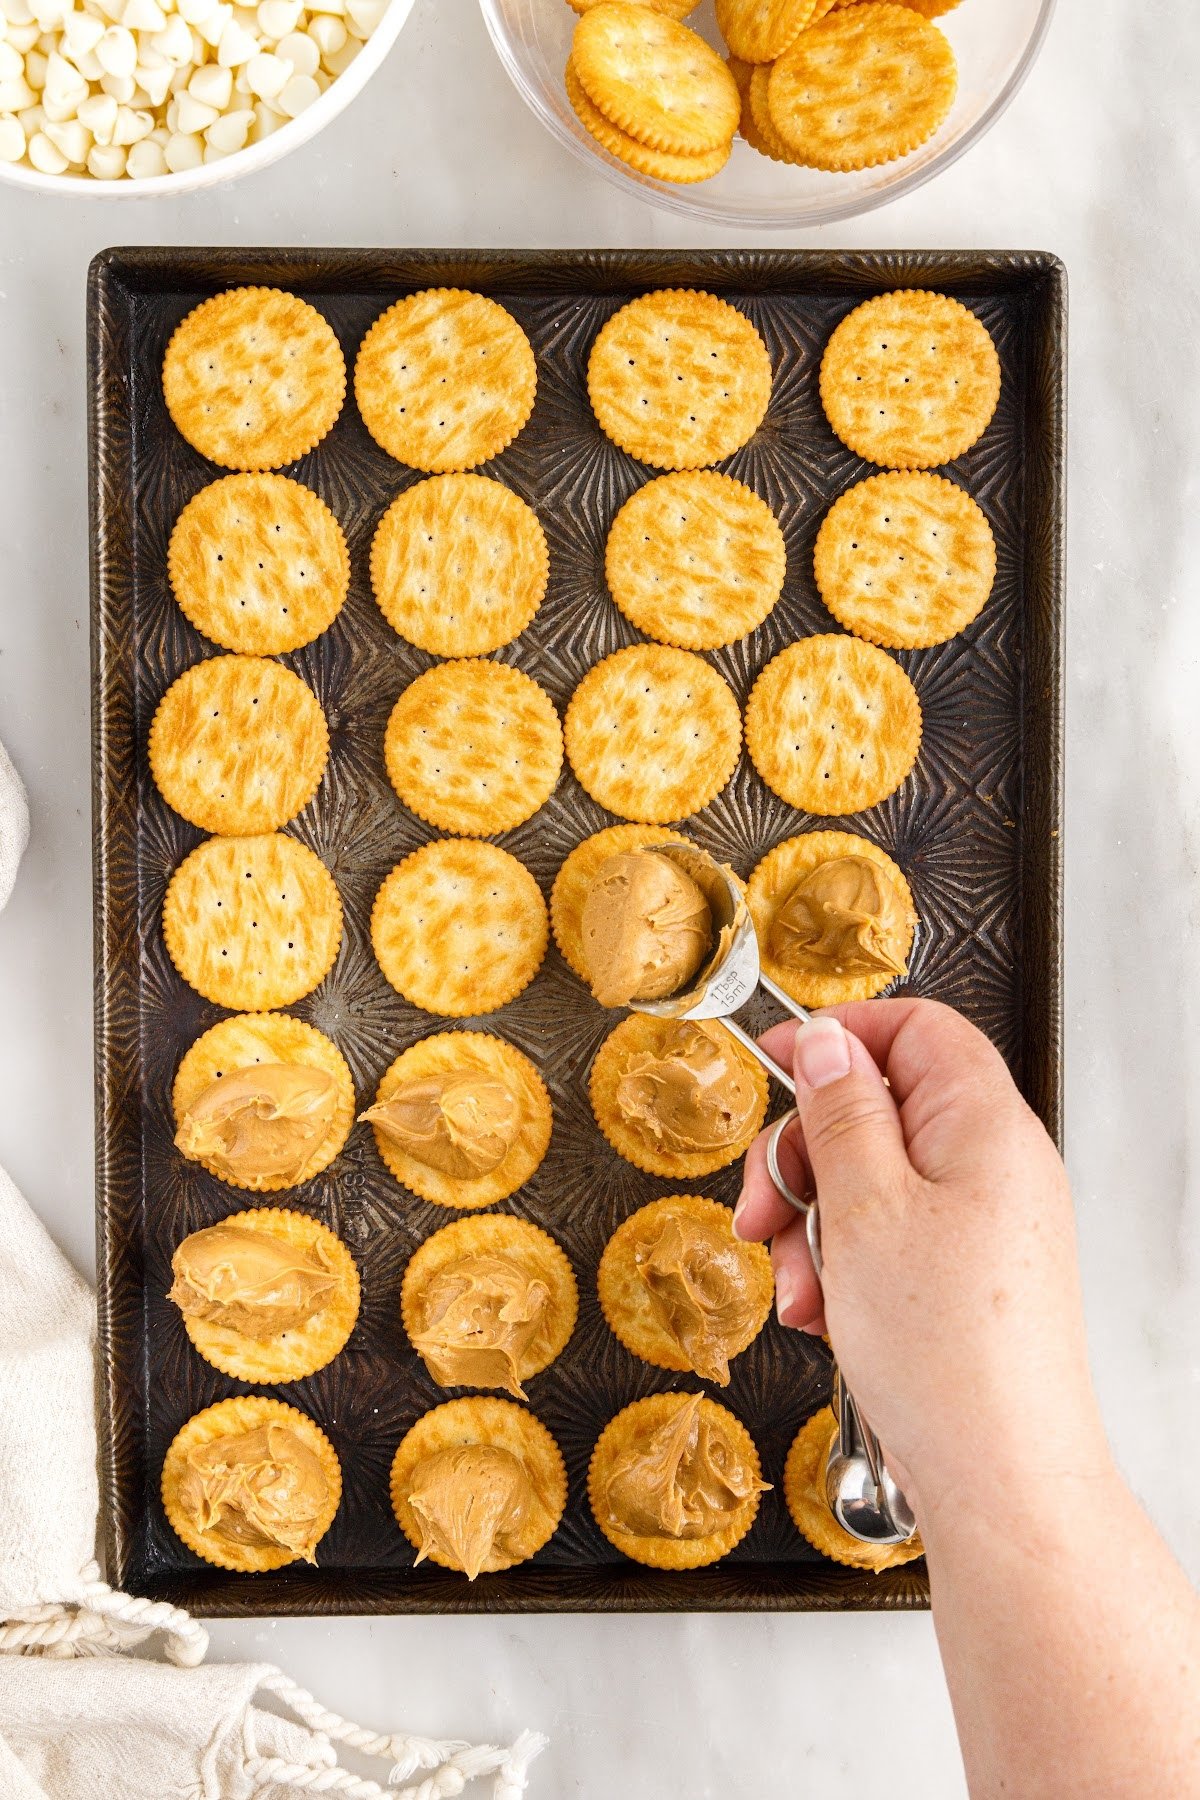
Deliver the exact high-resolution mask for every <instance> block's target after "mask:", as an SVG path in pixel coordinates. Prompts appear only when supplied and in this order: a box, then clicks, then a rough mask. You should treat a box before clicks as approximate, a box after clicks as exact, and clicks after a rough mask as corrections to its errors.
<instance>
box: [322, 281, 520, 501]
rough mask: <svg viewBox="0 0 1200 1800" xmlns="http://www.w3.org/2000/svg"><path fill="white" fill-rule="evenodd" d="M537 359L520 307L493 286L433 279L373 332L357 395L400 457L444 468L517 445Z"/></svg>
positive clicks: (368, 422) (466, 465)
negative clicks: (474, 289)
mask: <svg viewBox="0 0 1200 1800" xmlns="http://www.w3.org/2000/svg"><path fill="white" fill-rule="evenodd" d="M536 393H537V363H536V362H535V360H534V355H533V349H532V346H531V345H530V342H529V339H528V338H527V337H526V336H525V333H524V332H523V331H522V330H521V327H520V326H519V325H518V324H517V321H516V320H515V319H514V318H513V316H512V314H511V313H509V312H506V311H505V309H504V308H503V307H502V306H500V305H498V304H497V303H496V301H495V300H489V299H487V298H486V297H485V296H484V295H483V294H472V293H466V292H464V291H463V290H462V289H461V288H426V289H425V290H424V291H423V292H421V293H417V294H409V295H408V297H407V298H406V299H404V300H397V301H396V303H395V305H394V306H390V307H389V308H388V310H387V311H386V312H385V313H383V314H381V315H380V317H379V318H378V319H376V321H375V323H374V324H373V325H372V326H371V329H370V330H369V331H368V332H367V334H366V336H365V337H364V338H363V341H362V344H361V345H360V347H359V352H358V359H357V361H356V362H355V365H354V396H355V399H356V400H357V401H358V410H359V411H360V413H361V414H362V417H363V423H364V424H365V426H366V428H367V430H368V431H369V432H370V434H371V436H372V437H373V438H374V439H375V442H376V443H377V444H378V445H379V446H380V448H381V449H383V450H386V451H387V453H388V455H389V456H394V457H395V458H396V460H397V462H403V463H408V464H409V466H410V467H411V468H414V469H424V470H425V471H426V472H427V473H429V474H440V473H443V472H447V471H453V470H459V469H473V468H475V466H476V465H477V464H478V463H483V462H487V461H489V459H490V458H491V457H493V456H499V454H500V452H501V451H502V450H505V449H507V447H508V445H509V444H511V443H512V441H513V439H514V438H515V437H516V435H517V433H518V432H519V431H520V430H521V429H522V427H523V426H524V425H525V423H526V421H527V420H528V418H529V415H530V413H531V412H532V411H533V402H534V397H535V395H536Z"/></svg>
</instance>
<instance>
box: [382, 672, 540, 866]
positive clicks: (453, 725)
mask: <svg viewBox="0 0 1200 1800" xmlns="http://www.w3.org/2000/svg"><path fill="white" fill-rule="evenodd" d="M562 756H563V740H562V727H561V726H560V724H559V722H558V714H557V713H556V712H555V710H554V702H553V701H552V700H551V698H550V696H549V694H547V693H546V691H545V690H544V688H540V687H539V686H538V684H537V682H536V681H534V680H533V678H532V676H529V675H523V674H522V673H521V671H520V670H519V669H512V668H509V666H508V664H507V663H497V662H489V661H487V659H486V658H480V659H479V660H477V661H468V662H448V663H439V664H437V666H436V667H434V668H432V669H426V671H425V673H424V674H423V675H418V676H417V679H416V680H415V681H413V682H410V684H409V685H408V687H406V688H405V690H404V692H403V693H402V694H401V696H400V698H399V699H398V700H397V702H396V704H395V706H394V707H393V708H392V714H391V717H390V718H389V720H388V726H387V734H386V737H385V739H384V760H385V762H386V763H387V772H388V778H389V780H390V781H391V784H392V786H393V787H394V788H395V790H396V792H397V794H398V795H399V796H400V799H401V800H402V801H403V802H404V804H405V806H407V807H409V808H411V810H412V811H413V812H415V813H416V814H417V815H418V817H419V818H422V819H425V820H427V821H428V823H429V824H430V825H436V826H437V827H438V829H439V830H441V831H454V832H458V833H461V834H462V835H463V836H464V837H491V836H492V835H493V834H494V833H495V832H498V831H511V830H513V828H514V827H515V826H517V825H521V824H523V823H524V822H525V820H526V819H529V818H532V816H533V814H534V813H535V812H536V811H537V810H538V808H539V807H540V806H544V805H545V803H546V801H547V800H548V799H549V798H550V796H551V794H552V793H553V792H554V784H555V782H556V781H557V780H558V772H559V770H560V769H561V768H562Z"/></svg>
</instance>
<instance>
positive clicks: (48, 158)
mask: <svg viewBox="0 0 1200 1800" xmlns="http://www.w3.org/2000/svg"><path fill="white" fill-rule="evenodd" d="M28 156H29V160H30V162H31V163H32V164H33V166H34V168H35V169H36V170H37V172H38V174H39V175H65V174H66V172H67V170H68V169H69V168H70V166H71V165H70V163H69V162H68V161H67V159H66V157H65V156H64V155H63V153H62V151H61V150H60V149H59V147H58V145H57V144H52V143H51V142H50V139H49V138H48V137H47V136H46V134H45V132H44V131H35V132H34V134H33V136H32V137H31V138H30V140H29V150H28Z"/></svg>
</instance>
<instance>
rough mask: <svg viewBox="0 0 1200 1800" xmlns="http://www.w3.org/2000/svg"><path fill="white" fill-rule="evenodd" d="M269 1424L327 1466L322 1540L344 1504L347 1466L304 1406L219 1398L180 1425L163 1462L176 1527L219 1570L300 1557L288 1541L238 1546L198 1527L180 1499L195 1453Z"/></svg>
mask: <svg viewBox="0 0 1200 1800" xmlns="http://www.w3.org/2000/svg"><path fill="white" fill-rule="evenodd" d="M264 1425H286V1426H287V1427H288V1429H289V1430H291V1431H294V1432H295V1433H296V1435H297V1437H299V1438H300V1439H301V1441H302V1442H303V1443H304V1445H305V1447H306V1448H307V1449H308V1450H310V1451H311V1452H312V1454H313V1455H314V1456H315V1457H316V1458H317V1461H318V1462H319V1463H320V1465H321V1469H322V1472H323V1473H324V1476H325V1480H326V1483H327V1484H328V1490H329V1492H328V1498H327V1500H326V1504H325V1509H324V1511H323V1513H322V1515H321V1525H320V1530H319V1531H318V1533H317V1541H318V1543H319V1542H320V1539H321V1538H323V1537H324V1535H325V1533H326V1532H327V1531H328V1530H329V1527H330V1526H331V1525H332V1524H333V1519H334V1514H335V1513H336V1512H337V1509H338V1506H339V1504H340V1502H341V1498H342V1470H341V1464H340V1463H339V1462H338V1459H337V1452H336V1451H335V1450H334V1447H333V1445H332V1444H331V1443H330V1441H329V1439H328V1438H327V1437H326V1436H325V1433H324V1432H323V1431H322V1430H321V1427H320V1426H319V1425H318V1424H317V1423H316V1421H315V1420H314V1419H310V1418H309V1416H308V1414H307V1413H302V1412H301V1411H300V1410H299V1408H298V1407H295V1406H288V1405H287V1404H286V1403H285V1402H284V1401H282V1400H272V1399H270V1398H268V1396H267V1395H266V1394H238V1395H236V1396H235V1397H234V1398H233V1399H231V1400H219V1401H218V1402H217V1404H216V1405H215V1406H207V1407H205V1409H204V1411H203V1412H198V1413H194V1414H193V1416H192V1417H191V1418H190V1419H189V1420H188V1422H187V1424H186V1425H183V1426H181V1427H180V1429H179V1430H178V1431H177V1432H176V1433H175V1436H174V1437H173V1438H172V1440H171V1443H170V1445H169V1447H168V1449H167V1454H166V1457H165V1459H164V1461H163V1470H162V1480H161V1493H162V1503H163V1510H164V1511H165V1513H166V1515H167V1521H168V1523H169V1524H170V1526H171V1529H172V1530H173V1531H174V1532H175V1534H176V1536H177V1537H179V1538H181V1539H182V1541H183V1542H184V1543H185V1544H186V1545H187V1547H188V1549H189V1550H192V1551H194V1552H195V1554H196V1555H197V1556H202V1557H203V1558H204V1560H205V1562H209V1563H213V1564H215V1565H216V1567H217V1568H218V1569H233V1570H234V1571H235V1572H237V1573H238V1574H247V1575H250V1574H261V1573H262V1572H263V1571H264V1570H267V1569H282V1568H284V1567H286V1565H287V1564H288V1563H292V1562H297V1561H298V1560H299V1558H298V1557H296V1556H294V1555H293V1554H292V1552H291V1551H290V1550H288V1549H287V1548H286V1547H285V1546H283V1545H278V1546H271V1545H268V1544H238V1543H235V1542H234V1541H233V1540H232V1539H231V1538H227V1537H225V1536H223V1535H221V1534H219V1533H218V1532H215V1531H198V1530H197V1529H196V1528H195V1526H194V1525H193V1524H192V1522H191V1519H190V1518H189V1517H188V1516H187V1515H186V1514H185V1513H184V1511H183V1508H182V1507H181V1505H180V1503H179V1493H180V1487H181V1485H182V1482H183V1475H184V1471H185V1468H186V1458H187V1455H188V1452H189V1451H191V1450H196V1449H199V1448H200V1446H201V1445H203V1444H210V1443H212V1441H213V1439H214V1438H221V1437H230V1436H233V1435H240V1434H242V1433H249V1432H251V1431H257V1430H258V1429H259V1428H260V1427H261V1426H264Z"/></svg>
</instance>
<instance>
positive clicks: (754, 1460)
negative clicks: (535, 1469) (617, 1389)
mask: <svg viewBox="0 0 1200 1800" xmlns="http://www.w3.org/2000/svg"><path fill="white" fill-rule="evenodd" d="M687 1398H688V1396H687V1395H686V1394H650V1395H649V1396H648V1397H647V1398H646V1399H645V1400H635V1401H634V1402H633V1403H632V1405H630V1406H626V1407H624V1408H623V1409H622V1411H621V1412H619V1413H618V1414H617V1415H616V1417H615V1418H612V1419H610V1420H609V1421H608V1424H607V1425H606V1426H605V1427H604V1430H603V1431H602V1432H601V1433H600V1436H599V1438H598V1439H597V1440H596V1448H595V1449H594V1450H593V1451H592V1459H591V1462H590V1463H589V1464H588V1500H589V1502H590V1503H591V1508H592V1515H593V1517H594V1518H595V1521H596V1523H597V1525H598V1526H599V1527H600V1529H601V1531H602V1532H603V1533H604V1535H605V1537H606V1538H607V1539H608V1541H609V1543H610V1544H612V1545H614V1546H615V1548H616V1549H618V1550H620V1551H621V1552H622V1554H623V1555H625V1556H628V1557H630V1558H631V1559H632V1561H634V1562H639V1563H645V1564H646V1565H647V1566H648V1567H649V1568H652V1569H701V1568H704V1567H706V1566H707V1565H708V1564H709V1563H714V1562H719V1561H720V1559H721V1557H723V1556H727V1555H728V1554H729V1552H730V1551H731V1550H732V1549H733V1548H734V1546H735V1545H736V1544H740V1543H741V1541H742V1539H743V1538H744V1537H745V1535H746V1533H747V1532H748V1531H749V1529H750V1527H751V1526H752V1525H753V1523H754V1520H755V1517H756V1516H757V1513H758V1505H759V1495H758V1493H752V1494H751V1495H750V1496H749V1498H748V1499H746V1500H743V1501H742V1503H741V1505H740V1506H739V1507H738V1509H737V1511H736V1512H735V1514H734V1516H733V1518H732V1519H731V1520H730V1522H729V1524H728V1525H726V1526H725V1527H724V1529H723V1530H721V1531H714V1532H710V1533H709V1534H708V1536H707V1537H695V1538H682V1537H681V1538H673V1537H635V1536H634V1534H633V1533H632V1532H628V1531H622V1530H621V1528H620V1526H619V1525H617V1524H616V1523H615V1522H614V1521H613V1520H612V1519H611V1518H610V1517H609V1514H608V1508H607V1506H606V1504H605V1495H606V1490H607V1485H608V1478H609V1476H610V1475H611V1473H612V1470H613V1467H614V1465H615V1464H616V1462H617V1460H618V1458H619V1457H620V1456H621V1455H622V1454H623V1453H624V1452H625V1451H626V1450H629V1449H631V1448H633V1447H635V1446H637V1445H638V1444H644V1443H645V1441H646V1439H647V1438H648V1437H650V1436H651V1435H652V1434H653V1433H654V1432H655V1431H658V1430H660V1429H661V1428H662V1427H663V1426H665V1425H667V1424H668V1423H669V1422H670V1421H671V1419H672V1418H673V1417H674V1416H675V1414H676V1413H677V1411H678V1409H679V1405H680V1402H681V1401H685V1400H686V1399H687ZM700 1406H701V1410H702V1411H704V1412H706V1413H707V1414H708V1416H709V1419H710V1421H712V1422H713V1423H719V1424H720V1427H721V1430H722V1434H723V1435H724V1437H725V1438H726V1440H727V1442H728V1443H729V1444H730V1445H731V1446H733V1447H734V1448H735V1449H736V1451H737V1453H738V1454H739V1455H740V1457H741V1459H742V1461H743V1462H745V1463H746V1464H747V1466H748V1467H749V1469H750V1470H751V1471H752V1473H753V1475H754V1478H755V1480H761V1478H762V1465H761V1463H760V1461H759V1456H758V1450H757V1448H756V1446H755V1443H754V1439H753V1438H752V1437H751V1436H750V1433H749V1432H748V1431H747V1430H746V1427H745V1426H744V1425H743V1424H742V1421H741V1420H740V1419H739V1418H737V1416H736V1415H735V1414H734V1413H731V1412H730V1411H729V1409H728V1407H725V1406H720V1405H718V1403H717V1402H716V1401H715V1400H709V1399H708V1398H707V1397H706V1398H704V1399H702V1400H701V1402H700Z"/></svg>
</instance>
